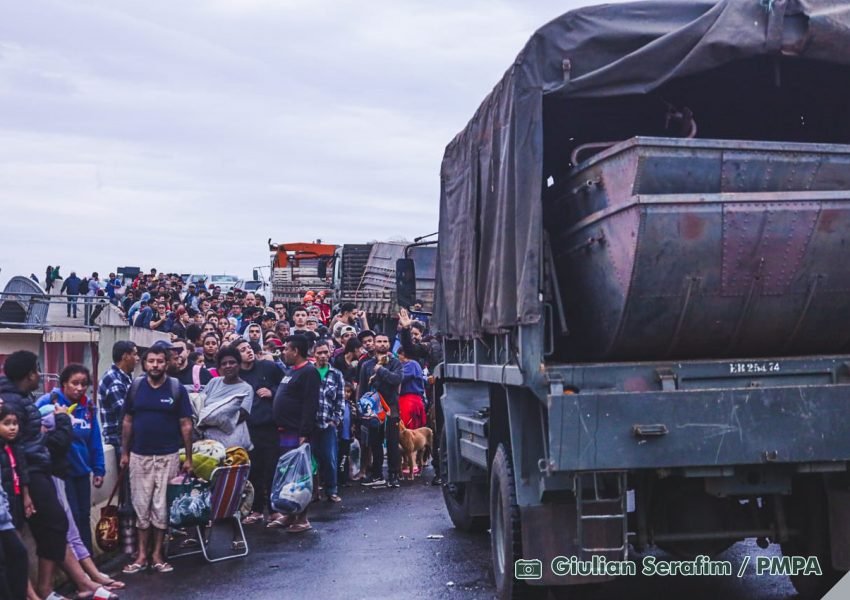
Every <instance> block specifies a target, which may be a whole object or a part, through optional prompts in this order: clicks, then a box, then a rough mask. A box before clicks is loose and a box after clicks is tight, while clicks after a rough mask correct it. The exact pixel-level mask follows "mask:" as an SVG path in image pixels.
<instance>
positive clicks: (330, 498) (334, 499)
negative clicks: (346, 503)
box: [328, 494, 342, 503]
mask: <svg viewBox="0 0 850 600" xmlns="http://www.w3.org/2000/svg"><path fill="white" fill-rule="evenodd" d="M328 502H334V503H336V502H342V498H340V497H339V496H337V495H336V494H332V495H330V496H328Z"/></svg>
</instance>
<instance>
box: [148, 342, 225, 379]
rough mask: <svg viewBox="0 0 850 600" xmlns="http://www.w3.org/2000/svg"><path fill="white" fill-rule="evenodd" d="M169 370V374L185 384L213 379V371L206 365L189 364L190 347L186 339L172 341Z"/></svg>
mask: <svg viewBox="0 0 850 600" xmlns="http://www.w3.org/2000/svg"><path fill="white" fill-rule="evenodd" d="M157 343H159V342H157ZM167 370H168V374H169V375H171V376H172V377H174V378H175V379H177V381H179V382H180V383H182V384H183V385H190V386H194V385H195V384H196V383H197V384H200V385H207V384H208V383H209V382H210V379H212V373H210V372H209V370H208V369H207V368H206V367H202V366H200V365H190V364H189V347H188V346H187V345H186V340H184V339H181V338H178V339H176V340H174V341H173V342H171V347H170V348H169V352H168V369H167ZM195 370H197V372H198V373H197V377H195Z"/></svg>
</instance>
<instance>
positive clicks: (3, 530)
mask: <svg viewBox="0 0 850 600" xmlns="http://www.w3.org/2000/svg"><path fill="white" fill-rule="evenodd" d="M17 436H18V416H17V415H16V414H15V413H14V412H13V411H12V409H11V408H9V407H8V406H4V405H2V404H0V598H25V597H26V595H27V569H28V560H27V551H26V548H25V547H24V544H23V543H22V542H21V538H20V537H18V532H17V531H15V529H16V527H20V526H21V525H22V524H23V519H24V510H25V509H24V505H25V504H26V505H27V508H26V510H27V511H32V503H31V502H30V501H29V495H28V492H27V486H26V483H27V482H28V480H27V471H26V469H25V468H23V467H22V463H21V459H22V454H21V453H20V452H19V451H18V450H17V448H15V446H14V445H13V444H12V442H14V441H15V438H16V437H17ZM25 494H26V499H25Z"/></svg>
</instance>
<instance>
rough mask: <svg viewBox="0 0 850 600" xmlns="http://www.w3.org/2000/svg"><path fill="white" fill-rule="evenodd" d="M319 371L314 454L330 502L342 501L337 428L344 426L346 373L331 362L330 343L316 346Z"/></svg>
mask: <svg viewBox="0 0 850 600" xmlns="http://www.w3.org/2000/svg"><path fill="white" fill-rule="evenodd" d="M313 356H314V357H315V358H316V370H317V371H319V376H320V377H321V378H322V385H321V387H320V388H319V410H318V412H317V413H316V431H315V433H314V434H313V440H312V445H313V453H314V455H315V456H316V460H317V461H318V462H319V474H320V475H321V477H322V481H323V482H324V486H325V495H326V496H327V498H328V501H329V502H340V501H342V498H340V497H339V495H338V494H337V491H338V490H337V472H336V468H337V464H338V443H337V431H338V429H339V428H340V426H341V425H342V418H343V414H344V413H343V402H345V380H344V379H343V377H342V372H341V371H338V370H337V369H334V368H333V367H332V366H331V365H330V359H331V351H330V348H329V347H328V344H327V342H322V341H320V342H317V343H316V346H315V347H314V348H313Z"/></svg>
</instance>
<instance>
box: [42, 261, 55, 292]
mask: <svg viewBox="0 0 850 600" xmlns="http://www.w3.org/2000/svg"><path fill="white" fill-rule="evenodd" d="M52 287H53V265H47V269H45V270H44V291H45V292H47V293H48V294H49V293H50V289H51V288H52Z"/></svg>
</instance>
